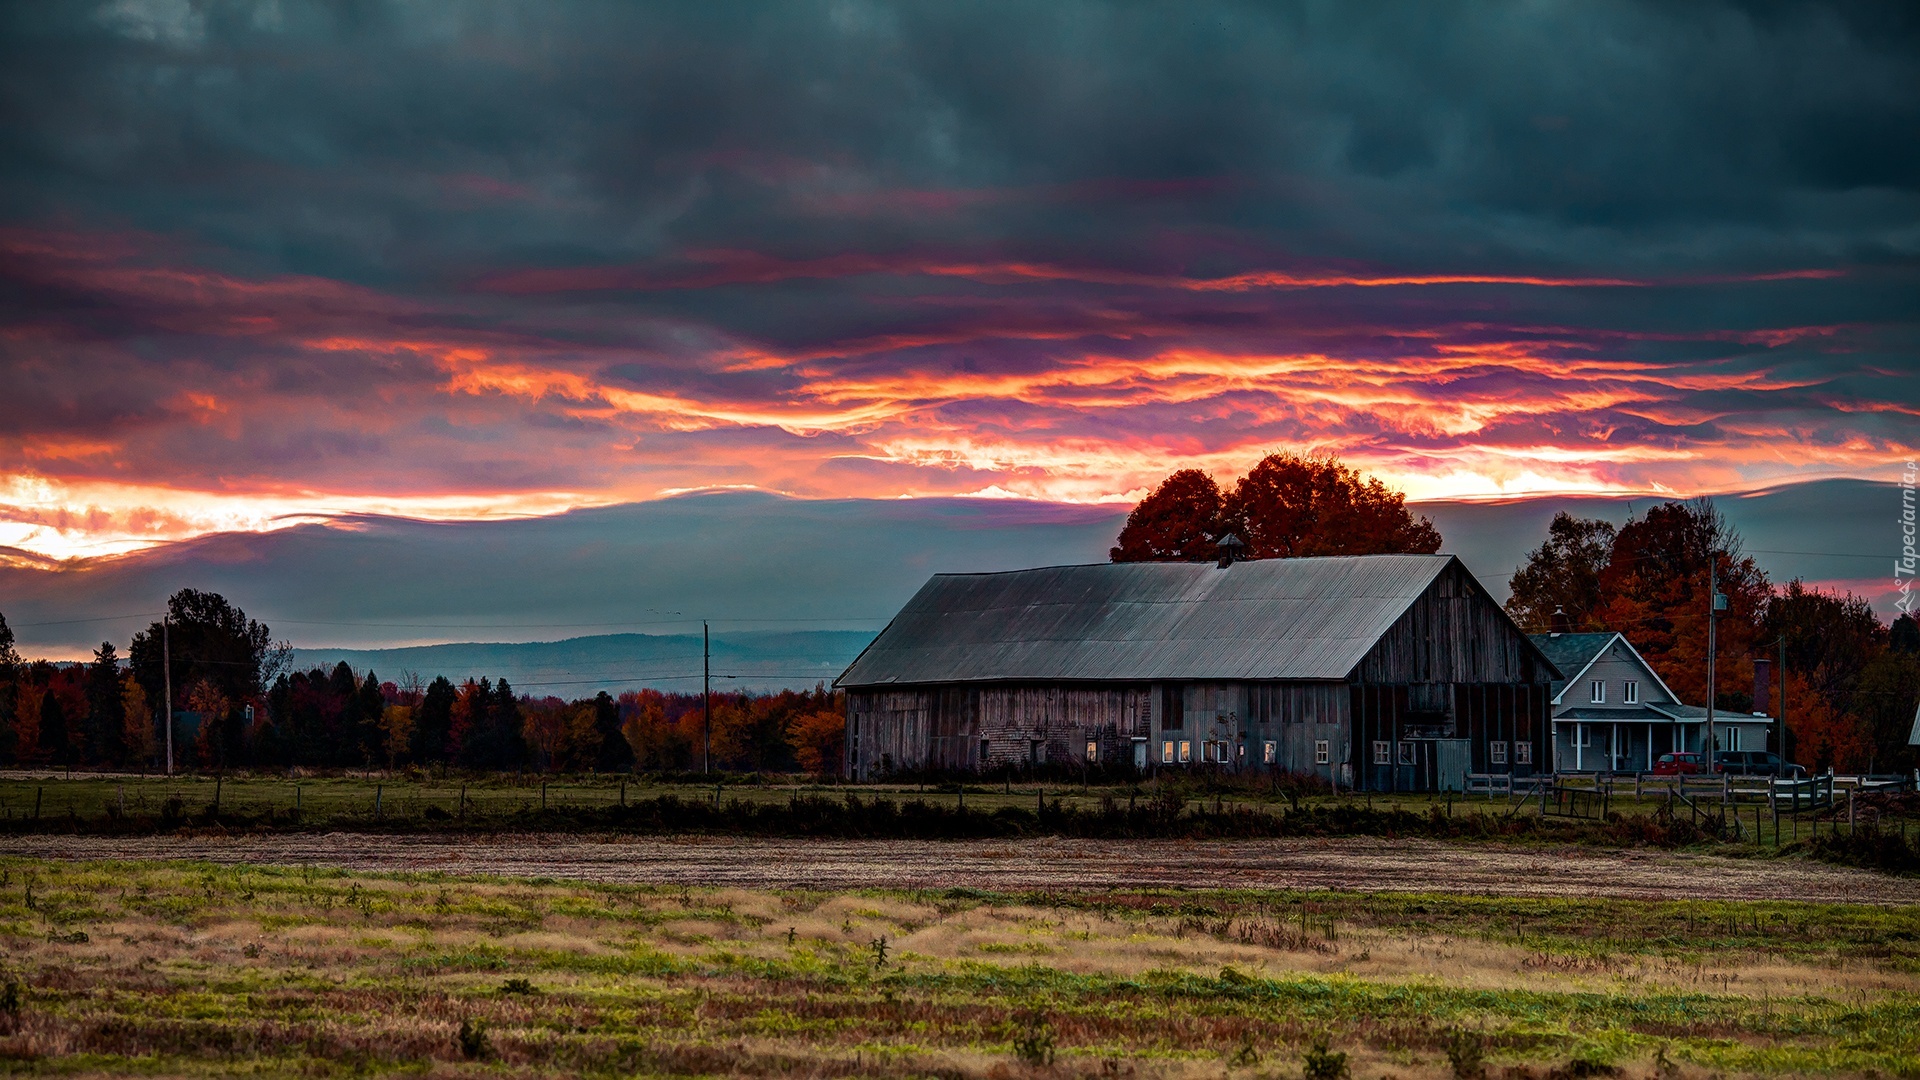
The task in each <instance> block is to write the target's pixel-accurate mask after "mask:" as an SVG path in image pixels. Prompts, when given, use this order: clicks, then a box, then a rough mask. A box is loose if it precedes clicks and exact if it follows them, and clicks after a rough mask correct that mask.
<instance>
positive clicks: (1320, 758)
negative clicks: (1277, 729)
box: [1267, 739, 1332, 765]
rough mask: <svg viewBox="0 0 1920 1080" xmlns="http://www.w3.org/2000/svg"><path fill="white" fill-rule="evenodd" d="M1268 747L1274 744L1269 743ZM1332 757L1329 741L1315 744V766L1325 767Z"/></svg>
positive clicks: (1319, 741) (1323, 740)
mask: <svg viewBox="0 0 1920 1080" xmlns="http://www.w3.org/2000/svg"><path fill="white" fill-rule="evenodd" d="M1267 745H1268V746H1272V745H1273V744H1272V743H1268V744H1267ZM1331 756H1332V755H1331V754H1330V753H1329V752H1328V750H1327V740H1325V739H1319V740H1316V741H1315V742H1314V744H1313V763H1314V764H1315V765H1325V764H1326V763H1327V761H1328V760H1329V759H1330V758H1331Z"/></svg>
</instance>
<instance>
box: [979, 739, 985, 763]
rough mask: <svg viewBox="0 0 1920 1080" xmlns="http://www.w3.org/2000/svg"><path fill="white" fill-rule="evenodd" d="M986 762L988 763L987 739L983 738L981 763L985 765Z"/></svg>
mask: <svg viewBox="0 0 1920 1080" xmlns="http://www.w3.org/2000/svg"><path fill="white" fill-rule="evenodd" d="M986 763H987V740H985V739H981V740H980V764H982V765H985V764H986Z"/></svg>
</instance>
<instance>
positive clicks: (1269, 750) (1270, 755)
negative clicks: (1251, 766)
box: [1260, 739, 1280, 765]
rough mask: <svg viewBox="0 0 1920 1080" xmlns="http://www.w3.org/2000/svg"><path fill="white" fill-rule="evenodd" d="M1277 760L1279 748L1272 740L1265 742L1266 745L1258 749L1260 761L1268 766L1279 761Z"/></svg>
mask: <svg viewBox="0 0 1920 1080" xmlns="http://www.w3.org/2000/svg"><path fill="white" fill-rule="evenodd" d="M1279 758H1280V748H1279V747H1277V746H1275V745H1274V744H1273V740H1272V739H1268V740H1267V741H1266V744H1265V745H1263V746H1262V747H1261V748H1260V760H1262V761H1264V762H1266V763H1267V764H1268V765H1271V764H1273V763H1274V762H1275V761H1277V760H1279Z"/></svg>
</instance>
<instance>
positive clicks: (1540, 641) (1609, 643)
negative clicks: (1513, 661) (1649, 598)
mask: <svg viewBox="0 0 1920 1080" xmlns="http://www.w3.org/2000/svg"><path fill="white" fill-rule="evenodd" d="M1528 636H1529V637H1530V638H1532V640H1533V643H1534V644H1535V645H1538V646H1539V647H1540V651H1541V652H1543V653H1546V654H1547V658H1548V659H1549V660H1552V661H1553V666H1554V667H1557V668H1559V669H1560V670H1561V671H1564V672H1568V673H1569V674H1568V675H1567V677H1566V679H1565V681H1563V682H1558V683H1555V684H1554V687H1553V703H1554V704H1555V705H1559V704H1561V701H1560V699H1561V698H1562V697H1565V696H1566V693H1567V687H1569V686H1572V685H1573V684H1574V683H1577V682H1579V681H1580V677H1581V676H1583V675H1585V674H1586V673H1587V669H1588V668H1590V667H1592V666H1593V665H1594V663H1595V662H1596V661H1598V660H1599V659H1600V658H1601V657H1603V656H1605V655H1607V651H1608V650H1609V649H1611V648H1613V643H1614V642H1616V641H1618V642H1619V643H1620V644H1622V645H1624V646H1626V648H1627V652H1629V653H1631V654H1633V662H1634V663H1636V664H1639V665H1640V669H1641V670H1642V671H1645V672H1646V673H1647V678H1649V679H1652V680H1653V683H1654V685H1655V686H1658V687H1659V688H1660V691H1661V693H1664V694H1666V695H1667V697H1668V699H1669V700H1672V701H1676V702H1677V701H1679V700H1680V695H1679V694H1676V693H1674V692H1673V691H1672V690H1671V689H1670V688H1668V686H1667V683H1666V680H1665V679H1662V678H1661V677H1660V673H1659V672H1657V671H1655V670H1653V665H1652V664H1649V663H1647V658H1646V657H1644V656H1641V655H1640V650H1639V649H1636V648H1634V647H1633V642H1631V641H1628V640H1627V635H1625V634H1622V633H1620V632H1619V631H1616V630H1602V631H1599V632H1595V633H1585V634H1530V635H1528Z"/></svg>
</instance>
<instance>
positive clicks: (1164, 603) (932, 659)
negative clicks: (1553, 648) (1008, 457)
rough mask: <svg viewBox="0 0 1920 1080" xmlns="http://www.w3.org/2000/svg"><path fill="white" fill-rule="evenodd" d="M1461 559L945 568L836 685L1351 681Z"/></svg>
mask: <svg viewBox="0 0 1920 1080" xmlns="http://www.w3.org/2000/svg"><path fill="white" fill-rule="evenodd" d="M1456 561H1457V560H1455V559H1454V557H1453V556H1451V555H1359V556H1338V557H1325V558H1304V559H1260V560H1256V561H1252V562H1240V563H1235V564H1233V565H1232V566H1230V567H1227V568H1225V569H1221V568H1219V567H1216V566H1213V565H1211V564H1199V563H1100V564H1093V565H1086V566H1052V567H1043V568H1040V569H1036V570H1016V571H1011V572H1007V573H998V574H939V575H935V576H934V577H933V578H932V579H931V580H929V581H928V582H927V583H926V584H925V585H924V586H922V587H921V589H920V591H919V592H918V593H916V594H915V595H914V597H913V599H912V600H910V601H908V602H907V605H906V607H904V608H902V609H901V611H900V613H899V614H898V615H896V616H894V619H893V621H892V622H890V623H888V624H887V628H886V629H885V630H883V631H881V632H880V636H879V637H877V638H875V639H874V641H873V643H872V644H871V645H869V646H868V647H867V649H866V651H865V652H863V653H861V654H860V656H859V657H858V658H856V659H855V660H854V662H853V664H852V666H850V667H849V668H848V669H847V670H846V672H845V674H843V675H841V676H840V678H839V679H838V680H837V681H836V682H835V685H836V686H842V687H880V686H887V685H895V684H898V685H911V684H928V683H956V682H991V681H1015V680H1033V681H1042V680H1046V681H1077V680H1087V681H1123V680H1124V681H1150V680H1156V679H1195V680H1205V679H1223V680H1224V679H1236V680H1237V679H1302V680H1340V679H1345V678H1346V677H1347V676H1348V674H1349V673H1350V672H1351V671H1352V670H1353V668H1354V666H1355V665H1356V664H1358V663H1359V662H1360V660H1361V659H1362V658H1364V657H1365V656H1366V655H1367V653H1368V651H1369V650H1370V649H1372V648H1373V646H1374V644H1375V643H1376V642H1378V641H1379V639H1380V638H1381V636H1382V635H1384V634H1385V633H1386V632H1387V630H1388V629H1389V628H1391V627H1392V626H1393V624H1394V622H1395V621H1396V620H1398V619H1399V618H1400V616H1401V615H1402V614H1404V613H1405V612H1406V610H1407V609H1408V607H1410V606H1411V605H1412V604H1413V602H1414V601H1415V600H1416V599H1418V598H1419V596H1420V595H1421V594H1422V593H1423V592H1424V591H1425V590H1426V589H1427V588H1428V587H1429V586H1431V585H1432V584H1433V582H1434V580H1435V579H1436V578H1437V577H1439V576H1440V574H1441V573H1442V572H1443V571H1445V570H1446V568H1447V567H1448V566H1451V565H1454V564H1455V563H1456ZM1462 572H1464V568H1462Z"/></svg>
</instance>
